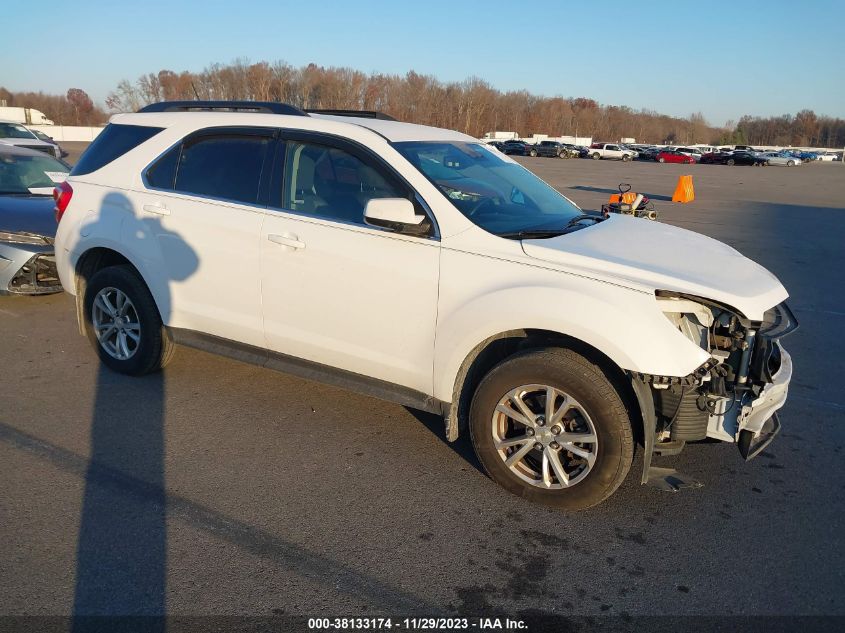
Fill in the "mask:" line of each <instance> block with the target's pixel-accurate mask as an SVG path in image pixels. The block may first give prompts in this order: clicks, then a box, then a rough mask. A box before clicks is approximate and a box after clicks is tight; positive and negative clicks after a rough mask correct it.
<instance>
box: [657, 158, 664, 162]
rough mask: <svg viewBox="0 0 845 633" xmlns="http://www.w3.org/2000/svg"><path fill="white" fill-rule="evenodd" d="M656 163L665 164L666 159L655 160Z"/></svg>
mask: <svg viewBox="0 0 845 633" xmlns="http://www.w3.org/2000/svg"><path fill="white" fill-rule="evenodd" d="M657 162H658V163H665V162H666V159H665V158H658V159H657Z"/></svg>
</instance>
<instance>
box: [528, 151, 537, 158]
mask: <svg viewBox="0 0 845 633" xmlns="http://www.w3.org/2000/svg"><path fill="white" fill-rule="evenodd" d="M528 155H529V156H533V157H534V158H536V157H537V150H536V149H532V150H531V151H530V152H528Z"/></svg>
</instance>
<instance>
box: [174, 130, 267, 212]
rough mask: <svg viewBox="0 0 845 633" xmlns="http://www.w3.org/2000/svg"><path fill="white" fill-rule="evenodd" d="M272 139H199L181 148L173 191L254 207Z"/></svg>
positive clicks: (250, 137) (237, 136) (203, 137)
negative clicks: (242, 203) (243, 203)
mask: <svg viewBox="0 0 845 633" xmlns="http://www.w3.org/2000/svg"><path fill="white" fill-rule="evenodd" d="M272 142H273V141H272V139H271V138H269V137H266V136H240V135H220V136H202V137H199V138H198V139H196V140H194V141H193V142H191V143H189V144H185V145H184V146H183V148H182V156H181V158H180V160H179V168H178V169H177V171H176V186H175V190H176V191H179V192H181V193H187V194H196V195H201V196H210V197H212V198H220V199H223V200H233V201H235V202H246V203H249V204H254V203H256V202H257V201H258V189H259V185H260V183H261V170H262V167H263V166H264V158H265V156H266V154H267V148H268V147H269V146H270V144H271V143H272Z"/></svg>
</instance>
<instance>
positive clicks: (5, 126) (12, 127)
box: [0, 123, 37, 140]
mask: <svg viewBox="0 0 845 633" xmlns="http://www.w3.org/2000/svg"><path fill="white" fill-rule="evenodd" d="M0 138H28V139H34V138H36V137H35V134H33V133H32V132H30V131H29V130H27V129H26V128H25V127H24V126H22V125H18V124H17V123H0ZM36 140H37V139H36Z"/></svg>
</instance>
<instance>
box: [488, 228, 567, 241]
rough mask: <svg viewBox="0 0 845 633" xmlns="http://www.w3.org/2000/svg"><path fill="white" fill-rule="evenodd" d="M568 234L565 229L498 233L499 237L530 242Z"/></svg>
mask: <svg viewBox="0 0 845 633" xmlns="http://www.w3.org/2000/svg"><path fill="white" fill-rule="evenodd" d="M564 233H566V231H564V230H563V229H527V230H524V231H506V232H505V233H496V235H498V236H499V237H505V238H508V239H511V240H512V239H517V240H530V239H534V238H540V237H556V236H558V235H563V234H564Z"/></svg>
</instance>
